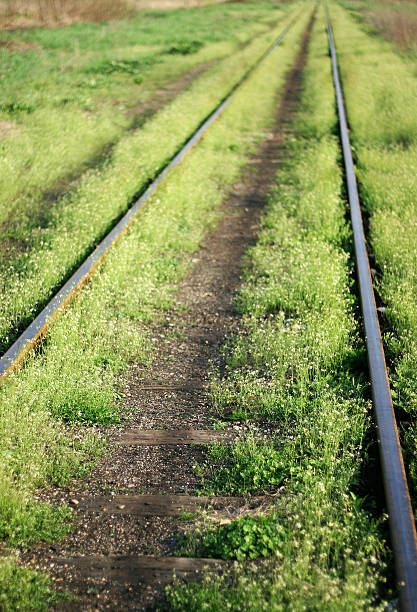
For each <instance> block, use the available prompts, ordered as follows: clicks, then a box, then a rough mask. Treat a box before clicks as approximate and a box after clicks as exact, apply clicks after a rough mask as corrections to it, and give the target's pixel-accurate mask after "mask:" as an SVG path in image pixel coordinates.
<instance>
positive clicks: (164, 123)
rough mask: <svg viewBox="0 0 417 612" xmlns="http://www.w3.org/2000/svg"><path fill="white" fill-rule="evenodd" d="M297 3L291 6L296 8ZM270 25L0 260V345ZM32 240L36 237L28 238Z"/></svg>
mask: <svg viewBox="0 0 417 612" xmlns="http://www.w3.org/2000/svg"><path fill="white" fill-rule="evenodd" d="M296 8H297V7H295V8H293V11H294V10H296ZM282 27H283V26H281V27H280V30H278V29H275V30H273V31H270V30H269V31H268V33H267V34H264V35H262V36H260V37H259V38H257V39H256V40H254V41H252V42H251V43H250V44H249V45H248V46H246V47H245V48H244V49H241V50H240V51H239V52H237V53H235V54H232V55H230V56H229V57H227V58H226V59H224V61H223V62H221V63H220V64H218V65H217V66H214V67H212V68H211V69H210V70H209V71H208V72H207V73H205V74H204V75H202V76H201V77H200V78H198V79H197V80H196V81H194V82H193V84H192V86H191V87H190V88H189V90H187V91H185V92H183V93H182V94H181V95H179V96H178V97H177V98H176V99H175V100H174V101H173V102H172V103H171V104H169V105H167V106H166V107H164V108H163V109H162V110H161V111H160V112H159V113H158V114H157V115H156V116H155V117H154V118H153V119H152V120H151V121H149V122H148V123H147V124H146V125H145V126H144V127H143V128H142V129H139V130H136V131H134V132H132V133H129V134H126V135H125V136H124V138H122V139H121V140H120V141H119V142H118V144H117V146H116V147H115V148H114V150H113V152H112V155H111V156H110V158H109V159H108V160H107V162H106V163H105V164H104V165H103V167H102V168H101V169H99V170H97V169H96V170H90V171H88V172H86V173H85V174H84V175H83V176H82V178H81V180H80V181H79V183H78V184H77V186H76V187H75V188H74V189H73V190H72V191H70V192H69V193H67V194H66V195H64V196H63V197H62V198H61V199H59V201H58V202H57V203H55V205H54V206H52V207H49V208H47V210H46V211H45V212H44V214H45V216H46V221H45V222H44V223H42V224H41V226H38V225H37V226H35V227H34V228H33V231H32V232H31V233H30V234H29V236H27V235H26V234H25V235H21V229H20V228H11V230H10V231H11V232H12V233H14V234H16V233H19V232H20V233H19V236H18V237H20V239H21V240H23V241H24V242H25V243H27V244H28V250H23V252H22V253H21V254H20V255H19V257H17V258H14V259H12V260H8V259H7V258H6V260H5V261H4V262H3V265H1V266H0V288H1V292H2V295H3V296H4V299H3V300H2V303H1V306H0V347H2V348H3V349H4V348H5V347H6V346H8V344H10V342H11V340H12V339H13V338H14V337H15V335H16V331H17V330H18V329H21V328H22V327H23V326H24V325H25V324H26V323H27V322H28V321H29V320H31V319H32V317H33V315H34V313H35V312H37V311H38V310H39V309H40V307H41V305H42V304H44V303H45V301H47V300H48V298H50V297H51V295H52V293H53V291H54V290H55V288H56V287H57V286H59V284H60V283H62V281H63V280H64V279H65V278H66V277H67V276H68V275H69V272H70V271H71V270H72V269H73V268H74V267H75V266H76V265H77V264H79V263H80V261H81V260H82V259H83V258H84V257H85V255H86V254H87V253H88V252H89V250H91V249H92V247H93V246H94V245H95V244H96V242H97V239H98V238H99V237H100V236H103V234H105V233H106V231H107V230H108V229H109V227H110V225H111V223H112V222H114V220H115V219H117V218H118V216H119V215H121V214H122V213H123V212H125V211H126V209H127V207H128V205H129V203H130V202H131V200H132V198H134V196H135V194H136V193H137V192H138V190H140V189H141V188H143V187H144V185H146V184H147V182H148V181H149V180H150V179H151V178H153V177H154V176H155V174H156V173H157V171H158V170H159V169H160V168H161V167H162V166H163V165H164V164H165V163H166V162H167V161H168V160H169V159H170V158H171V157H172V155H173V154H174V153H175V152H176V151H177V150H178V149H179V147H180V146H181V144H182V143H183V142H184V141H185V140H186V139H187V138H188V137H189V135H190V134H191V133H192V132H193V131H194V130H195V129H196V128H197V127H198V126H199V124H200V123H201V121H202V119H203V118H205V117H206V116H207V115H208V114H209V113H210V112H211V111H212V110H213V109H214V107H215V106H216V105H217V104H218V103H219V102H220V101H221V100H222V98H223V97H224V96H225V95H226V94H227V93H228V92H229V90H230V89H231V87H232V86H233V85H234V84H235V83H236V82H238V81H239V79H240V78H241V77H242V75H243V74H244V73H245V71H246V70H247V69H248V67H249V66H251V65H252V64H253V63H254V61H255V60H256V59H257V58H258V57H259V56H260V55H261V53H262V52H263V51H264V50H265V49H266V47H267V45H269V44H270V43H271V42H272V40H274V38H275V37H276V36H277V35H278V32H279V31H281V29H282ZM31 241H33V245H31Z"/></svg>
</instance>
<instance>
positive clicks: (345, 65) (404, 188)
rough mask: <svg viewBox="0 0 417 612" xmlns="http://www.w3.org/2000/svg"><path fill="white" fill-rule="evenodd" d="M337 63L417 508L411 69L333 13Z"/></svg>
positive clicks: (416, 120)
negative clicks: (376, 273) (382, 307)
mask: <svg viewBox="0 0 417 612" xmlns="http://www.w3.org/2000/svg"><path fill="white" fill-rule="evenodd" d="M331 16H332V19H333V22H334V30H335V37H336V42H337V49H338V54H339V62H340V67H341V74H342V79H343V87H344V91H345V96H346V104H347V110H348V116H349V123H350V126H351V130H352V132H351V134H352V139H353V142H354V145H355V154H356V157H357V164H358V179H359V183H360V191H361V200H362V205H363V208H364V210H365V212H366V214H367V215H368V216H369V247H370V251H371V254H372V256H373V257H374V260H375V262H376V265H377V266H378V269H379V275H378V278H377V279H376V287H377V290H378V293H379V295H380V296H381V300H382V302H383V304H384V305H385V306H386V312H385V315H384V319H383V327H384V328H385V337H384V340H385V348H386V350H387V353H388V357H389V360H390V365H391V368H390V378H391V382H392V387H393V397H394V402H395V404H396V406H397V407H399V408H401V410H402V411H404V412H402V414H403V415H404V414H405V415H406V424H405V426H404V427H403V431H402V434H403V441H404V445H405V453H406V458H407V463H408V470H409V475H410V478H411V481H410V484H411V488H412V491H411V492H412V496H413V498H414V502H416V501H417V495H416V492H417V452H416V442H417V385H416V378H417V315H416V302H417V224H416V218H417V198H416V196H417V178H416V171H415V169H416V163H417V116H416V113H415V99H416V95H417V78H416V72H415V63H414V62H412V61H409V60H407V59H406V58H404V57H399V56H398V55H397V54H396V53H395V52H394V51H393V50H392V46H391V45H390V44H389V43H388V42H385V41H382V40H379V39H377V38H375V37H372V36H370V35H369V34H367V33H366V32H364V31H363V30H362V29H361V27H360V26H358V25H357V23H356V22H355V21H353V20H352V18H351V17H350V16H349V15H348V14H347V13H346V12H345V11H343V10H342V9H340V8H339V7H337V6H336V5H332V10H331Z"/></svg>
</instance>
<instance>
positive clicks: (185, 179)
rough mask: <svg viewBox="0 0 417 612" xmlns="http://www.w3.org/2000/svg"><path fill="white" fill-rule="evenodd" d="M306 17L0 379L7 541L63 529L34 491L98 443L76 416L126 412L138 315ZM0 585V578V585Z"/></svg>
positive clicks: (2, 515) (182, 249) (158, 295)
mask: <svg viewBox="0 0 417 612" xmlns="http://www.w3.org/2000/svg"><path fill="white" fill-rule="evenodd" d="M306 19H307V16H306V15H305V16H304V17H303V18H302V19H301V20H300V23H298V24H297V26H296V27H295V28H294V29H293V30H292V31H291V33H290V34H289V35H288V38H287V39H286V42H285V44H284V45H283V47H280V48H279V49H277V50H276V51H275V52H274V53H273V54H272V55H271V56H270V57H269V58H268V60H267V61H265V63H263V64H262V66H261V67H260V68H259V69H258V70H257V71H256V73H255V74H254V75H253V76H252V77H251V79H250V80H249V81H248V82H247V83H245V85H244V86H243V87H242V88H241V89H240V90H239V91H238V92H237V93H236V95H235V97H234V98H233V100H232V102H231V104H230V105H229V106H228V108H227V109H226V110H225V112H224V114H223V116H222V117H221V118H220V119H219V120H218V121H217V122H216V123H215V125H214V126H213V127H212V128H211V130H210V131H209V132H208V133H207V134H206V135H205V136H204V138H203V140H202V141H201V143H200V144H199V145H198V147H196V148H195V149H194V150H193V151H192V152H191V153H190V154H189V155H188V157H187V158H186V160H184V162H183V163H182V164H181V165H180V166H179V167H177V168H176V169H175V171H173V172H172V174H171V175H170V177H169V178H168V179H167V180H166V181H165V182H164V184H163V185H162V186H161V187H160V189H159V190H158V192H157V193H156V194H155V195H154V197H153V198H152V201H150V202H149V205H148V206H147V207H146V209H145V210H144V211H143V213H142V214H141V216H140V217H139V218H138V219H137V221H136V222H135V223H134V224H133V225H132V226H131V229H130V230H129V232H128V233H126V234H125V235H124V236H123V237H122V238H121V239H120V240H119V242H118V243H117V245H116V246H115V247H114V248H113V249H112V251H111V252H110V253H109V255H108V257H107V259H106V260H105V262H104V263H103V264H102V266H101V267H100V269H99V272H98V273H97V275H96V276H95V277H94V278H93V279H92V281H91V283H90V284H89V285H88V287H87V288H86V289H85V290H84V291H83V292H82V293H81V294H80V295H79V296H78V298H77V299H76V300H75V301H74V302H73V304H72V305H71V306H70V307H69V308H68V309H67V310H66V311H65V313H63V315H62V316H61V318H60V319H59V320H57V321H56V322H55V323H54V325H53V326H52V327H51V329H50V331H49V333H48V336H47V340H46V342H45V344H44V345H43V346H42V347H41V349H42V350H40V351H38V352H37V353H36V354H33V355H32V356H31V357H30V358H29V359H28V360H27V361H26V363H25V365H24V367H23V368H22V369H21V370H20V371H18V372H16V373H14V374H13V375H11V376H10V378H9V379H8V380H7V381H6V382H5V383H4V384H3V385H2V386H1V387H0V455H1V457H2V461H1V466H0V526H1V525H4V526H6V525H13V526H14V527H13V532H12V533H10V529H9V531H7V529H6V528H4V529H3V532H2V534H1V535H2V537H3V540H4V543H5V544H6V545H7V546H9V547H11V546H16V545H17V544H18V545H20V546H23V547H24V546H28V545H30V544H31V543H33V542H36V541H37V540H39V539H53V538H55V537H58V536H59V535H62V533H63V532H64V531H65V530H66V529H67V528H68V524H69V520H68V511H67V510H66V509H65V507H64V508H57V509H51V508H49V507H47V506H40V505H39V504H37V503H35V502H34V500H33V494H34V491H35V489H36V488H39V487H44V486H47V485H51V484H60V485H65V484H66V483H68V482H70V480H71V479H72V478H74V477H77V476H80V475H82V473H83V471H84V470H87V469H88V468H89V466H91V463H93V462H94V461H95V459H96V457H97V456H98V455H99V454H100V452H101V446H102V445H101V443H100V442H99V440H97V438H95V437H94V435H93V434H94V430H93V432H91V430H90V427H88V428H86V429H85V430H84V429H83V428H80V427H78V429H77V430H76V435H74V434H73V433H72V430H71V426H72V425H73V424H75V423H81V424H86V425H93V424H94V423H101V424H107V423H111V422H117V421H118V420H120V419H121V418H123V411H122V407H121V406H122V403H123V394H122V388H123V380H124V379H125V375H126V374H125V373H126V369H127V367H128V364H129V363H130V362H131V361H132V360H134V361H136V362H140V363H147V361H148V360H150V358H151V352H152V341H151V340H150V339H149V337H148V336H147V332H146V326H144V322H147V321H149V320H154V319H155V318H157V317H159V316H163V313H164V310H165V309H167V308H170V307H171V306H172V304H173V301H174V300H175V291H176V287H177V283H178V280H179V279H180V277H181V276H182V275H184V274H185V273H186V271H187V269H188V266H189V265H190V259H191V254H192V253H193V252H194V251H196V250H197V249H198V248H199V245H200V242H201V240H202V239H203V237H204V235H205V233H206V232H207V231H208V230H209V229H210V228H212V227H213V225H214V224H215V222H216V220H217V219H218V216H219V212H218V207H219V205H220V204H221V202H222V199H223V197H224V195H225V193H226V191H227V189H228V187H229V186H230V185H231V184H233V182H234V181H235V180H236V179H237V178H238V176H239V173H240V171H241V168H242V167H243V165H244V163H245V161H246V160H247V158H248V155H249V153H250V152H251V151H253V150H254V148H255V146H256V143H257V142H258V141H259V140H260V139H261V138H262V135H263V133H264V131H265V130H267V129H268V128H269V126H270V123H271V117H272V115H273V113H274V111H275V108H276V97H277V93H278V92H279V90H280V88H281V87H282V84H283V82H284V78H285V73H286V71H287V70H288V68H289V66H290V65H291V64H292V62H293V59H294V56H295V53H296V50H297V46H298V41H299V37H300V33H301V31H302V29H303V27H304V26H305V23H306ZM260 89H262V96H259V91H260ZM65 423H66V425H65ZM52 515H53V516H52ZM1 576H2V574H1V572H0V579H1ZM16 576H17V578H16V581H17V582H18V578H19V575H18V574H16ZM19 579H20V578H19ZM42 584H43V583H42ZM6 588H7V587H6V585H5V584H2V583H0V592H3V593H4V592H7V591H6ZM16 588H17V589H18V587H16ZM42 588H44V587H42ZM46 593H47V592H46ZM45 597H46V595H45Z"/></svg>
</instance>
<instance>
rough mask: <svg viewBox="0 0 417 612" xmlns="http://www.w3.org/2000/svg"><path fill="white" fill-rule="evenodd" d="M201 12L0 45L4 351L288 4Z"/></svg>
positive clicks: (226, 86) (266, 39)
mask: <svg viewBox="0 0 417 612" xmlns="http://www.w3.org/2000/svg"><path fill="white" fill-rule="evenodd" d="M199 11H201V13H200V12H197V11H196V10H179V11H174V12H169V13H160V14H159V13H158V15H159V18H158V19H156V18H155V15H149V16H148V17H146V16H145V17H138V18H137V19H131V20H126V21H122V22H120V21H119V22H111V23H108V24H104V25H96V24H82V25H76V26H72V27H70V28H63V29H59V30H57V29H55V30H54V29H52V30H31V31H28V32H25V33H19V34H13V35H12V34H3V37H4V38H5V40H6V41H12V42H13V41H14V42H17V41H19V42H20V43H21V44H23V45H35V46H36V45H40V46H41V49H40V50H34V49H32V50H26V51H20V52H13V51H10V50H4V49H3V51H2V53H3V54H4V56H5V58H6V60H7V61H6V62H5V63H4V68H3V70H4V71H5V87H4V89H3V93H2V96H3V102H2V104H1V108H2V109H3V117H0V121H1V122H2V123H0V126H1V125H3V126H6V127H5V129H6V135H5V138H4V140H3V143H2V148H3V156H2V159H1V161H0V166H1V168H0V176H1V177H2V179H1V180H0V219H1V221H2V238H1V240H0V252H1V254H2V260H1V264H0V287H1V291H2V293H3V295H4V296H7V297H5V299H4V300H3V301H2V306H1V307H0V350H1V349H2V350H4V349H5V348H6V347H7V346H8V345H9V344H10V343H11V341H12V340H13V338H14V337H15V335H16V333H17V331H18V330H21V329H22V328H23V327H24V326H25V325H26V323H27V322H28V321H29V320H31V318H32V317H33V315H34V313H35V312H36V311H38V310H39V309H40V307H41V306H42V305H43V304H44V303H45V301H47V300H48V299H49V298H50V297H51V295H52V294H53V292H54V290H55V288H56V287H57V286H58V285H59V284H60V283H62V281H63V280H64V279H66V278H67V277H68V276H69V274H70V272H71V270H73V268H74V267H75V266H76V265H77V264H78V263H79V262H80V260H81V259H82V258H84V257H85V255H86V253H87V252H89V251H90V250H91V249H92V247H93V246H94V245H95V244H96V242H97V241H98V239H99V238H100V237H102V236H103V235H104V234H105V233H106V231H108V229H109V227H110V225H111V224H112V223H113V222H114V221H115V220H116V219H117V218H118V217H119V216H120V215H121V214H122V213H123V212H124V211H125V210H126V208H127V207H128V205H129V203H130V202H131V200H132V199H133V198H134V196H135V194H136V193H137V192H138V190H140V189H141V188H143V186H144V185H146V184H147V182H148V181H149V180H150V179H151V178H152V177H153V176H155V174H156V173H157V171H158V170H159V169H160V168H161V167H162V166H163V165H164V164H165V163H166V162H167V160H169V158H170V157H171V156H172V155H173V154H174V153H175V152H176V151H177V150H178V149H179V147H180V145H181V144H182V143H183V142H184V141H185V140H186V139H187V137H188V136H189V135H190V134H191V133H192V131H193V130H195V129H196V128H197V127H198V125H199V124H200V122H201V121H202V119H203V118H205V117H206V116H207V115H208V114H209V113H210V112H211V110H212V109H213V108H214V107H215V106H216V105H217V104H218V103H219V102H220V100H221V99H222V98H223V97H224V96H225V95H226V93H227V92H228V91H229V90H230V88H231V87H232V86H233V85H234V84H235V83H236V82H237V81H238V80H239V79H240V78H241V76H242V75H243V74H244V73H245V71H246V70H247V68H248V67H249V66H250V65H252V64H253V62H254V61H255V60H256V59H257V58H258V57H259V56H260V55H261V54H262V52H263V51H264V50H265V49H266V47H267V46H268V44H270V42H271V41H272V40H273V39H274V37H276V36H277V34H278V31H277V29H275V30H274V31H273V30H271V24H273V23H276V22H279V21H280V20H282V18H283V17H284V16H285V14H286V12H285V10H283V9H282V7H281V5H271V4H265V3H262V4H259V5H253V4H245V5H243V7H242V5H227V6H226V5H224V6H223V5H222V6H213V7H206V8H204V9H199ZM232 23H233V27H232V25H231V24H232ZM214 24H216V28H214V27H213V26H214ZM191 26H192V27H191ZM255 34H259V36H257V37H255V38H254V39H253V40H251V39H250V37H253V36H254V35H255ZM77 41H78V42H77ZM243 43H245V44H243ZM246 43H247V44H246ZM225 56H226V57H225ZM42 58H44V59H45V63H44V62H43V61H42ZM220 58H223V59H222V60H221V61H219V62H215V63H214V64H211V65H210V67H207V70H205V71H204V73H203V74H201V75H200V76H199V77H198V78H196V79H195V80H194V81H193V82H192V84H191V85H190V86H189V87H188V88H187V89H186V90H185V91H181V92H179V93H178V95H177V96H176V97H175V98H174V100H173V101H172V102H170V103H169V104H167V105H165V106H164V107H163V108H162V109H160V110H159V112H157V113H156V114H155V115H154V116H152V117H149V119H148V121H146V123H145V124H144V125H142V126H141V127H140V121H139V126H138V127H137V128H136V129H131V130H128V129H127V128H128V127H129V126H131V127H135V123H133V124H132V112H133V110H132V107H133V106H134V105H136V106H137V105H138V102H139V107H140V106H141V105H142V104H143V103H144V102H146V101H149V100H150V98H151V97H152V95H153V93H154V92H155V88H156V87H158V86H160V85H161V83H163V82H166V81H167V80H169V79H172V78H173V77H175V76H179V75H180V74H182V73H184V71H186V70H190V69H192V68H193V67H195V66H196V65H201V64H205V63H207V62H212V61H213V60H218V59H220ZM40 60H41V61H40ZM141 92H142V93H141ZM129 113H130V115H129ZM138 113H139V118H140V110H139V111H138ZM134 114H135V113H133V119H134ZM129 116H130V120H129ZM142 119H143V117H142ZM88 166H91V167H90V168H88ZM11 173H12V174H13V177H14V180H13V181H10V180H9V179H8V177H9V176H10V174H11ZM74 177H75V178H74ZM71 179H73V180H71Z"/></svg>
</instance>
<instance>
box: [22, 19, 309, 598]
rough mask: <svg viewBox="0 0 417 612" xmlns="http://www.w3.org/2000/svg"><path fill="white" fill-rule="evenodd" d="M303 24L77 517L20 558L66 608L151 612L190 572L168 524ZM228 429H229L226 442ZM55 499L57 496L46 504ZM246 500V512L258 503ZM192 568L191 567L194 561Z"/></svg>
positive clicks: (279, 146)
mask: <svg viewBox="0 0 417 612" xmlns="http://www.w3.org/2000/svg"><path fill="white" fill-rule="evenodd" d="M311 26H312V23H311V24H310V27H309V29H308V30H307V31H306V33H305V35H304V38H303V42H302V47H301V50H300V53H299V55H298V57H297V60H296V63H295V65H294V66H293V68H292V70H291V71H290V72H289V74H288V76H287V80H286V84H285V89H284V95H283V98H282V101H281V104H280V106H279V109H278V112H277V116H276V120H275V124H274V127H273V129H272V130H271V131H270V132H269V133H267V134H266V135H265V140H264V141H263V143H262V144H261V146H260V147H259V149H258V151H257V153H256V155H255V156H253V158H252V159H251V160H250V163H249V164H248V165H247V167H246V168H245V169H244V171H243V172H242V176H243V177H244V178H243V179H242V182H240V183H238V184H236V185H235V186H234V189H233V190H232V191H231V193H230V195H229V197H228V199H227V201H226V202H225V204H224V208H223V217H222V219H221V221H220V222H219V224H218V226H217V229H216V230H215V231H214V232H213V233H211V234H210V235H209V236H208V237H207V239H206V241H205V244H204V246H203V247H202V248H201V250H200V251H199V253H198V254H196V255H195V256H194V259H193V264H194V265H193V268H192V271H191V273H190V274H189V276H188V277H187V278H185V279H184V280H183V281H182V283H181V285H180V288H179V293H178V311H173V312H172V313H171V314H170V315H169V316H168V317H167V320H166V322H165V323H164V325H162V326H160V327H158V328H155V329H154V330H153V335H154V336H155V337H158V338H159V339H160V342H159V343H158V344H159V347H160V348H159V351H158V354H157V355H156V356H155V359H154V362H153V364H152V366H151V367H150V368H148V369H143V368H142V369H141V368H135V369H132V372H131V376H130V379H129V383H128V385H127V389H126V393H127V399H126V404H127V408H128V410H129V412H130V413H131V416H132V420H131V421H130V422H129V425H128V428H127V429H125V430H124V431H122V432H120V433H118V432H117V430H115V432H114V439H113V442H114V445H115V446H114V451H113V452H112V454H111V455H110V456H108V457H106V459H105V460H103V462H102V463H101V464H100V465H99V467H98V469H97V470H95V472H94V473H93V474H91V475H90V477H89V478H88V479H86V480H85V481H84V482H82V483H79V488H78V489H77V490H76V491H73V492H72V493H71V495H70V496H69V498H68V497H67V500H68V499H69V500H71V499H72V500H73V501H72V503H73V504H75V505H76V506H77V507H78V508H80V509H81V510H82V513H81V517H80V521H79V523H78V525H77V528H76V530H75V532H74V533H73V534H71V536H69V537H68V538H66V539H65V540H63V541H61V542H59V543H57V544H55V545H54V546H49V545H48V546H47V545H45V546H43V547H41V548H39V549H38V550H32V551H31V552H30V554H29V555H28V556H27V558H26V559H27V560H30V561H31V565H32V566H35V567H38V568H41V569H44V570H46V571H48V573H49V574H50V575H51V576H52V577H53V579H54V580H55V582H56V584H57V585H63V586H64V587H65V588H68V589H70V590H71V591H72V592H73V593H75V594H76V595H77V596H78V597H79V600H78V602H77V604H74V603H73V602H71V603H70V604H68V606H67V609H68V610H69V609H71V610H75V609H80V610H95V609H100V610H104V609H110V610H116V609H118V610H143V609H154V608H155V604H156V602H157V601H158V600H160V597H161V589H162V586H161V585H162V583H163V582H164V581H165V580H166V579H169V578H170V576H171V575H172V568H173V567H176V568H177V574H179V575H181V574H182V573H183V572H186V571H187V569H189V568H190V567H194V569H195V567H196V562H195V560H188V559H183V560H181V559H176V558H174V557H172V554H173V552H174V550H175V545H176V535H177V534H178V533H179V531H180V528H181V521H178V517H177V518H176V515H178V514H179V513H180V512H181V509H183V510H188V511H193V510H194V509H195V508H196V507H198V505H199V503H201V501H202V500H201V498H200V502H199V501H198V500H196V499H194V496H195V495H196V492H197V489H198V484H199V483H198V478H197V477H196V476H194V475H193V465H195V463H196V462H198V461H199V460H201V459H202V457H203V456H204V453H205V447H204V445H198V444H195V445H192V446H191V445H190V444H189V442H190V441H191V442H192V441H194V442H197V443H198V442H201V441H202V442H204V441H205V440H207V439H209V438H210V435H211V434H210V433H208V432H207V430H209V428H210V425H211V422H212V421H211V417H212V409H211V404H210V399H209V395H208V389H207V385H208V381H209V374H210V370H211V369H212V368H213V366H215V367H219V368H220V369H221V368H222V365H223V364H222V357H221V353H220V348H221V346H222V344H223V342H224V339H225V336H227V335H228V334H229V333H230V331H231V330H232V329H233V328H234V327H236V326H237V324H238V321H239V318H238V315H237V313H236V312H235V310H234V309H233V306H232V304H231V302H232V298H233V294H234V292H235V291H236V290H237V289H238V287H239V284H240V278H241V272H242V256H243V254H244V252H245V251H246V249H247V248H248V246H249V245H251V244H254V243H255V241H256V236H257V230H258V221H259V216H260V213H261V211H262V208H263V206H264V204H265V202H266V198H267V195H268V192H269V189H270V187H271V184H272V181H273V178H274V176H275V173H276V169H277V165H278V164H279V161H280V159H282V155H283V150H284V147H285V141H286V138H288V137H289V134H288V133H287V131H286V129H285V126H286V123H287V122H288V121H289V120H290V119H291V116H292V114H293V112H294V110H295V108H296V106H297V103H298V100H299V94H300V85H301V75H302V70H303V67H304V63H305V59H306V53H307V45H308V40H309V35H310V31H311ZM183 308H185V309H184V310H183ZM149 430H153V432H154V433H152V431H151V432H149ZM155 430H165V431H164V432H159V433H158V432H157V431H155ZM181 430H188V434H186V433H185V432H183V431H181ZM190 430H191V431H190ZM233 431H234V430H233V426H231V428H230V430H229V433H230V435H231V436H233ZM215 435H216V436H217V435H218V432H215ZM178 442H181V443H180V444H178ZM184 495H185V497H184ZM178 496H183V497H182V499H181V498H180V497H178ZM187 496H190V497H187ZM63 497H65V496H64V495H63V494H62V492H60V491H56V492H55V493H54V495H53V498H54V499H55V500H56V499H62V498H63ZM203 501H204V499H203ZM212 502H213V504H214V507H215V508H217V510H218V511H219V512H229V513H233V512H237V510H236V508H241V507H242V502H241V500H233V499H224V498H216V499H214V500H212ZM252 503H253V506H254V507H255V506H256V504H262V499H254V500H253V502H252ZM198 563H199V562H198V561H197V568H200V569H201V567H202V565H204V563H203V562H202V563H200V565H199V564H198ZM210 563H216V562H215V561H214V562H213V561H211V562H210Z"/></svg>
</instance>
